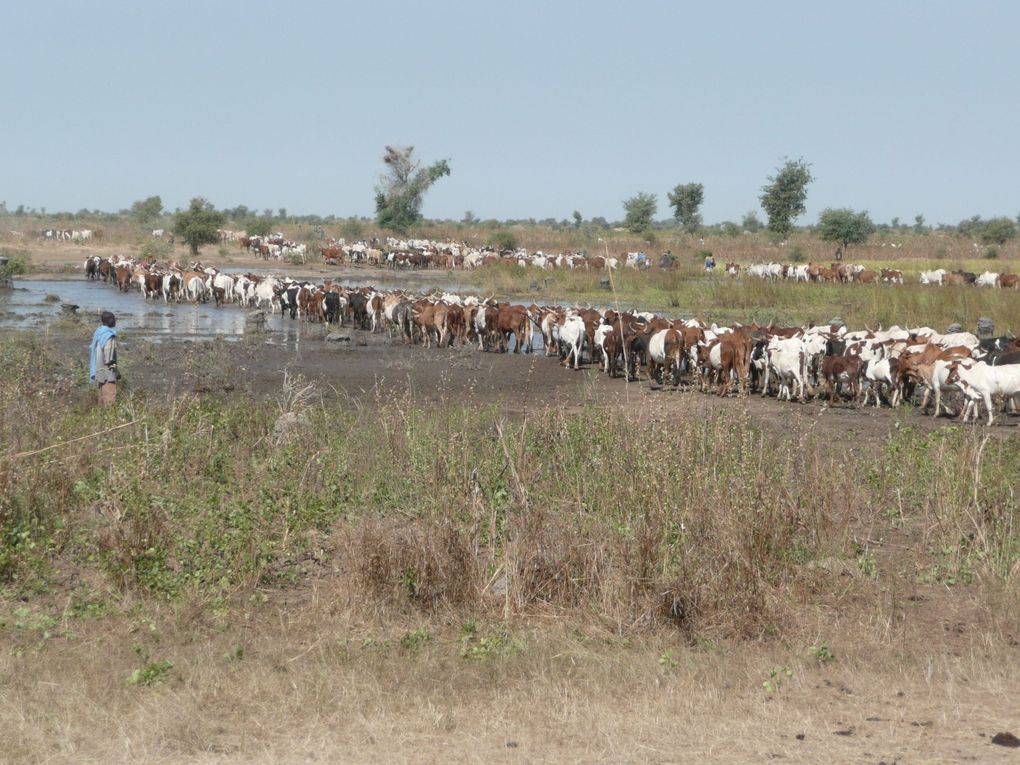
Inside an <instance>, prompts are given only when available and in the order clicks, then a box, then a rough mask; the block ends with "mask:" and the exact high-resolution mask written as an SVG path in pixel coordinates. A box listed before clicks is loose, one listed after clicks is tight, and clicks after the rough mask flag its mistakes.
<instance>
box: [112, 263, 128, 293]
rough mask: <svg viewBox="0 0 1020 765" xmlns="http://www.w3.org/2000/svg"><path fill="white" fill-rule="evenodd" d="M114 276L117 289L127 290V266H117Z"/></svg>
mask: <svg viewBox="0 0 1020 765" xmlns="http://www.w3.org/2000/svg"><path fill="white" fill-rule="evenodd" d="M114 278H115V280H116V282H117V289H119V290H120V291H121V292H127V291H128V290H129V289H130V288H131V269H130V268H128V267H127V266H117V268H116V271H115V276H114Z"/></svg>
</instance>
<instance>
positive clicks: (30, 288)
mask: <svg viewBox="0 0 1020 765" xmlns="http://www.w3.org/2000/svg"><path fill="white" fill-rule="evenodd" d="M14 286H15V289H13V290H2V291H0V328H7V327H11V328H17V329H33V328H41V327H45V326H46V325H48V324H49V323H50V322H52V321H53V320H55V319H59V318H62V317H63V316H64V313H63V311H62V309H61V305H63V304H65V303H70V304H73V305H77V306H78V316H79V317H80V318H81V320H82V321H83V322H85V323H86V324H93V323H98V322H99V314H100V312H102V311H112V312H113V313H114V314H116V315H117V329H118V330H120V331H121V332H122V333H124V334H128V335H130V336H131V337H137V338H144V339H146V340H154V341H159V340H162V339H169V338H173V339H175V340H211V339H213V338H217V337H222V338H224V339H227V340H231V339H237V338H240V337H241V336H242V335H243V334H244V325H245V315H246V311H245V310H242V309H240V308H238V307H237V306H225V307H223V308H216V306H215V305H213V304H212V303H204V304H202V305H194V304H192V303H179V304H175V303H169V304H168V303H164V302H163V301H162V300H145V299H143V298H142V296H141V293H140V292H139V290H137V289H133V290H131V291H129V292H120V291H119V290H117V289H116V288H115V287H112V286H110V285H108V284H103V283H102V282H89V281H85V280H80V281H79V280H75V281H34V280H31V279H19V280H17V281H15V283H14ZM47 295H51V296H56V298H57V300H56V301H53V302H47V300H46V297H47ZM296 325H297V322H292V321H290V320H289V319H288V320H287V321H284V320H283V317H282V316H280V315H279V314H276V315H275V316H270V315H269V314H267V315H266V328H267V329H268V330H269V332H268V334H267V339H268V340H269V341H270V342H275V343H289V342H295V341H297V340H298V339H299V337H300V335H299V332H298V330H299V327H297V326H296Z"/></svg>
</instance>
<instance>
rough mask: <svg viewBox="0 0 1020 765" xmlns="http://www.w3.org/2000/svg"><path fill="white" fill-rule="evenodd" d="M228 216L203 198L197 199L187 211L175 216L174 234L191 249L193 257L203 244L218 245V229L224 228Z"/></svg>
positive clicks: (192, 201) (193, 200)
mask: <svg viewBox="0 0 1020 765" xmlns="http://www.w3.org/2000/svg"><path fill="white" fill-rule="evenodd" d="M225 220H226V216H225V215H224V214H223V213H221V212H219V211H218V210H217V209H216V208H215V207H213V206H212V204H211V203H210V202H207V201H206V200H205V199H204V198H203V197H195V198H194V199H192V200H191V204H190V205H189V206H188V209H187V210H182V211H181V212H179V213H177V215H176V216H174V234H176V235H177V236H179V237H180V238H181V239H182V240H183V241H184V242H186V243H187V245H188V246H189V247H190V248H191V254H192V255H198V248H199V247H201V246H202V245H203V244H216V242H218V241H219V240H220V234H219V231H218V230H217V229H219V228H222V227H223V224H224V222H225Z"/></svg>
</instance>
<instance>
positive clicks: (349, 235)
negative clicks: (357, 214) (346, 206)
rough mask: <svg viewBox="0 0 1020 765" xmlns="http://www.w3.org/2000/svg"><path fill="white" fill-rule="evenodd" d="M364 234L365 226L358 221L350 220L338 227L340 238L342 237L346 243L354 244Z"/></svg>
mask: <svg viewBox="0 0 1020 765" xmlns="http://www.w3.org/2000/svg"><path fill="white" fill-rule="evenodd" d="M364 233H365V226H364V225H363V224H362V222H361V221H360V220H357V219H356V218H351V220H349V221H347V222H346V223H344V225H342V226H341V227H340V236H342V237H343V238H344V239H345V240H346V241H348V242H356V241H358V240H359V239H361V237H362V235H363V234H364Z"/></svg>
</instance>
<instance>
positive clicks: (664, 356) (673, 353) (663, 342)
mask: <svg viewBox="0 0 1020 765" xmlns="http://www.w3.org/2000/svg"><path fill="white" fill-rule="evenodd" d="M683 355H684V338H683V335H681V334H680V333H679V332H678V331H677V330H675V329H673V328H669V329H660V330H658V331H656V332H655V333H654V334H653V335H652V336H651V338H650V339H649V341H648V374H649V377H651V378H652V379H653V380H655V381H656V382H657V383H659V384H660V385H662V384H663V383H664V378H665V375H666V373H669V375H670V377H671V378H672V384H673V385H674V386H676V385H679V384H680V366H681V362H682V359H683Z"/></svg>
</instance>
